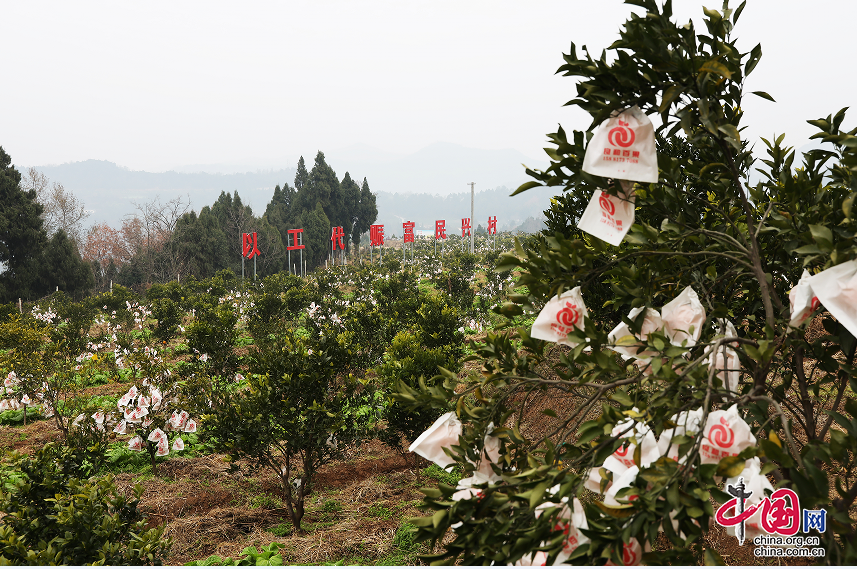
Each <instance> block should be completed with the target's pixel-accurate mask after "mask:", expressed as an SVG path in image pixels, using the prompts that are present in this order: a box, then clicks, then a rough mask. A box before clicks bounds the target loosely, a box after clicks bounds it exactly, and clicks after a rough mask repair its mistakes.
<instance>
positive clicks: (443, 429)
mask: <svg viewBox="0 0 857 569" xmlns="http://www.w3.org/2000/svg"><path fill="white" fill-rule="evenodd" d="M459 435H461V421H459V420H458V417H456V416H455V413H453V412H452V411H450V412H449V413H446V414H445V415H441V416H440V417H438V419H437V421H435V422H434V423H433V424H432V426H431V427H429V428H428V429H427V430H426V432H424V433H423V434H421V435H420V436H419V437H418V438H417V440H415V441H414V442H413V444H412V445H411V446H410V448H408V451H410V452H415V453H417V454H418V455H420V456H422V457H423V458H427V459H428V460H430V461H432V462H434V463H435V464H437V465H438V466H440V467H441V468H446V467H447V466H450V465H452V464H455V460H454V459H452V458H451V457H450V456H449V455H448V454H446V453H445V452H443V449H444V448H449V447H451V446H452V445H457V444H458V437H459Z"/></svg>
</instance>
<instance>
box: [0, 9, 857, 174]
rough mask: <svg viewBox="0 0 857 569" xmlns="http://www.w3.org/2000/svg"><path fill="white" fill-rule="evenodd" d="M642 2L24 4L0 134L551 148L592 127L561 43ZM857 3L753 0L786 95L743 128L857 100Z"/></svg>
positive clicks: (215, 148) (286, 157)
mask: <svg viewBox="0 0 857 569" xmlns="http://www.w3.org/2000/svg"><path fill="white" fill-rule="evenodd" d="M709 3H710V4H711V6H710V7H712V8H719V4H720V3H719V2H716V1H711V0H709ZM674 4H675V6H674V11H675V12H676V15H677V19H678V20H679V21H681V22H685V21H687V20H688V19H690V18H691V17H692V18H693V19H694V20H695V21H696V22H699V21H701V18H700V17H701V14H702V4H701V3H698V2H697V1H695V0H675V2H674ZM733 5H734V6H737V2H734V3H733ZM632 9H634V10H639V8H634V7H631V6H626V5H624V4H623V3H622V2H621V1H620V0H597V1H596V0H564V1H556V0H535V1H532V2H519V1H515V2H512V1H506V0H492V1H490V2H489V1H482V0H472V1H464V2H462V1H460V0H458V1H446V0H433V1H432V2H426V1H421V0H413V1H407V2H403V1H388V0H312V1H287V2H240V3H239V2H217V1H206V2H194V1H183V2H147V3H132V2H87V1H79V2H59V1H52V2H45V1H38V0H36V1H28V2H10V3H6V4H4V6H3V20H4V24H3V26H2V28H3V31H2V33H0V53H2V54H3V58H2V59H3V63H4V65H3V81H2V87H0V109H2V110H0V146H3V147H4V148H5V150H6V151H7V152H8V153H9V154H10V155H11V156H12V160H13V163H15V164H16V165H23V166H33V165H48V164H62V163H66V162H74V161H81V160H87V159H98V160H109V161H111V162H115V163H117V164H119V165H122V166H125V167H128V168H130V169H133V170H149V171H165V170H169V169H171V168H178V167H182V166H187V165H199V166H200V167H199V168H198V169H199V170H207V171H218V170H220V171H227V170H229V169H230V166H229V165H232V167H233V168H235V167H238V166H236V165H240V168H245V167H246V168H248V169H249V168H252V169H268V168H275V169H277V168H286V167H293V166H294V165H295V163H296V161H297V158H298V156H300V155H304V156H305V157H307V159H308V160H310V161H311V160H312V157H314V156H315V153H316V151H317V150H324V151H326V152H327V151H328V149H332V150H335V149H342V148H348V147H351V146H353V145H368V146H369V147H372V148H373V149H377V151H378V152H380V153H389V154H399V155H404V154H409V153H413V152H416V151H418V150H420V149H422V148H424V147H426V146H428V145H430V144H432V143H435V142H449V143H454V144H459V145H462V146H466V147H470V148H480V149H516V150H518V151H520V152H521V153H523V154H524V155H526V156H528V157H532V158H534V159H538V160H543V159H544V154H543V151H542V148H543V147H544V146H545V143H546V133H549V132H554V131H555V130H556V127H557V124H562V125H563V127H564V128H565V129H566V130H573V129H578V130H584V129H586V128H587V127H588V126H589V118H588V116H587V115H586V114H585V113H584V112H582V111H580V110H579V109H576V108H570V107H565V108H564V107H563V104H564V103H565V102H566V101H568V100H569V99H571V98H573V96H574V94H575V89H574V87H575V85H574V81H575V79H573V78H565V77H561V76H559V75H555V71H556V69H557V68H558V67H559V66H560V65H561V64H562V53H563V52H567V51H568V47H569V42H571V41H574V42H575V44H577V45H578V46H581V45H587V46H588V47H589V48H590V50H591V51H592V52H593V53H594V54H600V52H601V50H602V49H604V48H606V47H607V46H608V45H609V44H610V43H612V42H613V41H614V40H615V39H616V38H617V37H618V30H619V27H620V25H621V24H622V23H623V22H624V21H625V19H626V17H627V15H628V14H629V13H630V11H631V10H632ZM855 13H857V5H855V4H854V3H853V2H851V1H848V0H813V2H805V1H798V0H750V1H749V2H748V5H747V8H746V9H745V10H744V13H743V15H742V16H741V19H740V21H739V23H738V27H737V28H736V34H737V36H738V38H739V44H738V45H739V47H740V48H741V49H742V51H749V50H750V49H751V48H752V47H753V46H754V45H755V44H756V43H761V44H762V49H763V57H762V61H761V63H760V64H759V66H758V67H757V69H756V71H755V72H754V74H753V75H751V77H750V78H749V80H748V82H747V91H753V90H764V91H767V92H768V93H770V94H771V95H773V97H774V98H775V99H776V100H777V103H776V104H774V103H770V102H768V101H765V100H763V99H760V98H757V97H753V96H748V97H746V99H745V101H746V102H745V105H744V110H745V122H746V124H748V125H749V128H748V129H747V130H746V131H745V138H749V139H750V140H751V141H757V140H758V137H760V136H764V137H766V138H767V137H770V136H773V134H774V133H782V132H786V133H787V136H786V142H787V143H790V144H792V145H794V146H796V147H800V146H802V145H805V144H807V143H808V140H807V139H808V137H809V136H810V135H811V134H812V133H813V132H814V127H811V126H810V125H808V124H806V122H805V121H806V119H813V118H819V117H822V116H827V115H828V114H831V113H835V112H836V111H838V110H839V109H840V108H842V107H845V106H848V105H849V104H850V103H851V101H852V100H853V99H854V93H855V86H857V80H855V78H854V73H853V62H852V61H851V56H850V55H849V54H853V53H854V50H853V48H852V46H851V44H850V42H849V39H850V38H851V37H852V36H853V30H852V29H851V27H852V26H853V20H854V18H853V16H854V15H855ZM854 124H855V121H854V120H853V119H846V122H845V125H844V126H846V127H848V128H851V127H852V126H853V125H854ZM849 125H851V126H849ZM761 146H763V145H762V144H761V143H757V149H758V147H761Z"/></svg>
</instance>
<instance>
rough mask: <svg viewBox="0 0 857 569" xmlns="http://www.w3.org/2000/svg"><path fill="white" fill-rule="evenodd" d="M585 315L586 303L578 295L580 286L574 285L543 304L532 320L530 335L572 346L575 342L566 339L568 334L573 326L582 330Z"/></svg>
mask: <svg viewBox="0 0 857 569" xmlns="http://www.w3.org/2000/svg"><path fill="white" fill-rule="evenodd" d="M586 316H587V311H586V305H585V304H584V303H583V297H582V296H581V295H580V287H579V286H576V287H574V288H573V289H571V290H567V291H565V292H564V293H562V295H560V296H554V297H553V298H552V299H550V300H549V301H548V302H547V304H545V307H544V308H542V311H541V312H539V315H538V317H537V318H536V321H535V322H533V327H532V328H531V329H530V336H531V337H533V338H538V339H539V340H547V341H549V342H556V343H557V344H565V345H566V346H571V347H574V346H576V345H577V344H576V343H574V342H569V341H568V334H569V332H571V331H572V330H574V329H575V328H577V329H578V330H583V319H584V318H586Z"/></svg>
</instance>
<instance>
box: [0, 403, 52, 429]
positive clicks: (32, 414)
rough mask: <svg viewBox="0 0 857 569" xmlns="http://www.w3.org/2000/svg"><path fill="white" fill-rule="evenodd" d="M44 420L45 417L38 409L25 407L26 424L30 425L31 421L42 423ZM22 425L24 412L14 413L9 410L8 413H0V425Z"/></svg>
mask: <svg viewBox="0 0 857 569" xmlns="http://www.w3.org/2000/svg"><path fill="white" fill-rule="evenodd" d="M44 419H45V416H44V415H42V414H41V412H40V410H39V408H37V407H27V422H28V423H32V422H33V421H42V420H44ZM23 424H24V410H23V409H21V410H20V411H14V410H12V409H10V410H9V411H3V412H2V413H0V425H7V426H10V427H18V426H22V425H23Z"/></svg>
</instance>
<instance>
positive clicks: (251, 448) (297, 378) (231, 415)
mask: <svg viewBox="0 0 857 569" xmlns="http://www.w3.org/2000/svg"><path fill="white" fill-rule="evenodd" d="M335 350H338V346H337V345H336V340H335V337H333V335H332V334H331V333H330V330H328V333H327V334H324V335H321V336H320V337H319V338H316V339H304V338H299V337H296V336H295V334H294V332H293V331H290V330H285V331H282V332H281V333H280V335H279V336H278V337H277V338H276V339H274V340H271V341H269V342H268V343H266V344H265V345H263V346H260V347H257V349H256V350H255V351H254V352H253V353H252V356H251V362H250V371H251V373H250V374H249V378H248V383H249V389H243V390H237V391H236V390H232V389H229V388H228V386H220V384H215V385H214V389H213V391H212V399H213V407H212V413H211V414H210V415H206V416H204V417H203V421H204V424H205V425H206V432H208V433H209V434H210V435H211V436H212V437H213V439H212V441H213V444H214V445H215V446H216V448H218V449H219V450H222V451H225V452H227V453H229V454H230V456H231V457H232V458H233V465H234V464H235V461H237V460H238V459H241V458H244V459H248V460H250V461H252V462H254V463H255V464H257V465H259V466H261V467H265V468H269V469H271V471H273V472H274V474H276V476H277V477H278V478H279V480H280V482H281V486H282V488H283V493H284V494H285V507H286V511H287V513H288V516H289V520H290V521H291V522H292V524H293V525H294V527H295V528H296V530H297V531H301V519H302V518H303V516H304V504H305V500H306V497H307V496H308V495H309V494H310V492H311V491H312V486H313V482H314V480H315V474H316V472H317V470H318V468H319V467H320V466H321V465H323V464H325V463H327V462H329V461H330V460H332V459H333V458H335V457H338V456H340V455H341V452H342V449H343V448H344V446H345V445H347V444H349V443H352V442H356V441H359V440H361V439H362V438H363V437H365V436H367V435H368V428H367V425H364V424H360V423H357V422H354V421H345V420H344V417H345V413H344V411H345V409H346V408H347V407H348V406H349V403H350V402H351V400H352V399H354V398H356V397H358V396H359V395H360V393H361V391H363V390H364V388H362V386H361V385H360V384H359V383H358V382H357V381H354V380H353V379H351V378H348V377H337V374H336V371H337V370H336V369H335V368H334V366H333V365H332V360H331V357H330V356H329V355H328V354H329V352H330V351H335Z"/></svg>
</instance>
